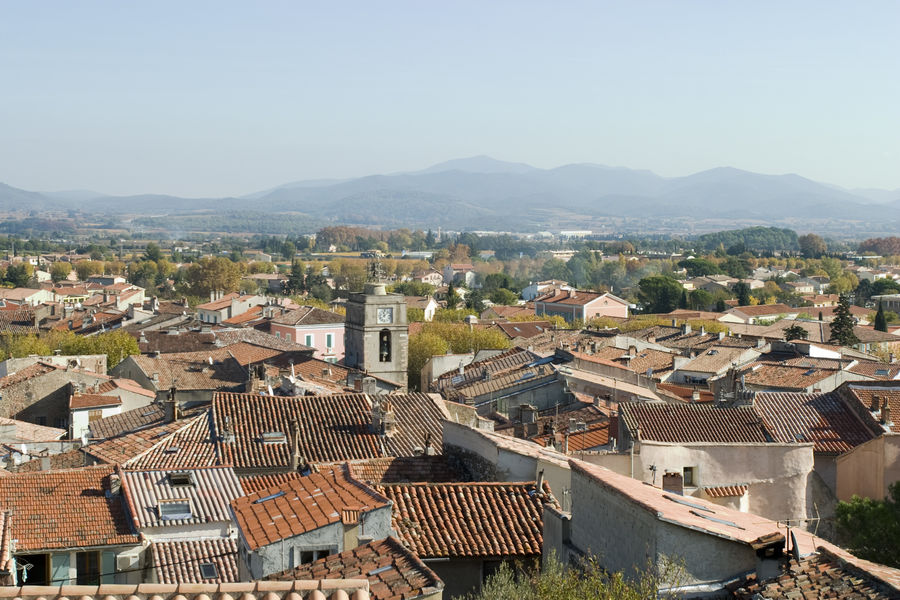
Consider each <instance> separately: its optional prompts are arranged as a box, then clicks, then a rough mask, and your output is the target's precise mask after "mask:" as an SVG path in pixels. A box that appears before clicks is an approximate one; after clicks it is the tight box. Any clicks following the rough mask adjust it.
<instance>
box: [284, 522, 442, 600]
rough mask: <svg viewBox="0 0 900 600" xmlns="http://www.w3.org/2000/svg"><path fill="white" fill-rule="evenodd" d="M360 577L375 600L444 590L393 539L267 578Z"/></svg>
mask: <svg viewBox="0 0 900 600" xmlns="http://www.w3.org/2000/svg"><path fill="white" fill-rule="evenodd" d="M360 576H366V577H368V578H369V595H370V596H371V597H372V598H373V599H374V600H407V599H410V598H418V597H419V596H430V595H431V594H434V593H435V592H437V591H439V590H440V589H442V588H443V587H444V582H443V581H441V580H440V579H439V578H438V576H437V575H435V574H434V571H432V570H431V569H429V568H428V566H427V565H426V564H425V563H424V562H422V560H421V559H420V558H419V557H418V556H416V555H415V554H413V553H412V552H410V551H409V550H408V549H407V548H406V547H405V546H404V545H403V544H402V543H400V541H399V540H398V539H397V538H394V537H388V538H385V539H383V540H378V541H375V542H369V543H368V544H363V545H361V546H357V547H356V548H353V549H352V550H347V551H345V552H341V553H340V554H332V555H331V556H326V557H325V558H320V559H319V560H317V561H315V562H313V563H310V564H306V565H301V566H299V567H297V568H296V569H293V570H288V571H284V572H282V573H276V574H274V575H269V576H268V577H267V579H276V580H281V581H294V580H297V579H301V580H302V579H312V580H322V579H343V578H345V577H360Z"/></svg>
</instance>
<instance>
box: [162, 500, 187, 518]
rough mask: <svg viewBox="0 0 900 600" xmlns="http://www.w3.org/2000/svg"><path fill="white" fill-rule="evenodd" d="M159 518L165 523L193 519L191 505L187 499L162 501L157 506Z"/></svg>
mask: <svg viewBox="0 0 900 600" xmlns="http://www.w3.org/2000/svg"><path fill="white" fill-rule="evenodd" d="M157 510H159V518H160V519H162V520H163V521H180V520H185V519H191V518H193V516H194V515H193V513H192V512H191V503H190V501H189V500H188V499H187V498H181V499H178V500H160V501H159V504H158V505H157Z"/></svg>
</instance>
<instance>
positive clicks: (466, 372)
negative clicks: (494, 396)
mask: <svg viewBox="0 0 900 600" xmlns="http://www.w3.org/2000/svg"><path fill="white" fill-rule="evenodd" d="M539 358H540V357H539V356H538V355H537V354H535V353H534V352H531V351H529V350H525V349H524V348H520V347H518V346H517V347H515V348H510V349H509V350H505V351H503V352H501V353H499V354H495V355H493V356H490V357H488V358H485V359H482V360H478V361H475V362H473V363H470V364H468V365H466V366H465V367H463V374H462V375H460V374H459V372H458V371H456V370H454V371H450V372H449V373H444V374H443V375H441V376H440V377H438V379H437V381H436V382H435V384H434V385H435V386H437V389H442V388H443V387H446V386H449V385H452V386H453V387H455V388H457V389H458V388H461V387H464V386H465V385H467V384H469V383H473V382H476V381H480V380H482V379H483V377H484V373H485V372H488V373H491V374H497V373H502V372H504V371H511V370H514V369H518V368H520V367H521V366H523V365H527V364H529V363H532V362H534V361H536V360H538V359H539Z"/></svg>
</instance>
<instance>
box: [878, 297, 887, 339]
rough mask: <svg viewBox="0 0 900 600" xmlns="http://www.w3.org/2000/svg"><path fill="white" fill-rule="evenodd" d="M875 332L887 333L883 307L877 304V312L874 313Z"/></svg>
mask: <svg viewBox="0 0 900 600" xmlns="http://www.w3.org/2000/svg"><path fill="white" fill-rule="evenodd" d="M875 331H885V332H886V331H887V319H886V318H885V316H884V306H882V305H881V302H879V303H878V312H877V313H875Z"/></svg>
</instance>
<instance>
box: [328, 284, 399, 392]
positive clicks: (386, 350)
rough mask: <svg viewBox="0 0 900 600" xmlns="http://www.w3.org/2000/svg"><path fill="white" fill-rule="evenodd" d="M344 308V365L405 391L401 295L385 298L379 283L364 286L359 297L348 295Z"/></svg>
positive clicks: (385, 295) (385, 294)
mask: <svg viewBox="0 0 900 600" xmlns="http://www.w3.org/2000/svg"><path fill="white" fill-rule="evenodd" d="M346 306H347V316H346V322H345V324H344V364H345V365H347V366H348V367H353V368H356V369H360V370H361V371H365V372H366V373H368V374H370V375H374V376H375V377H379V378H381V379H386V380H388V381H390V382H393V383H396V384H398V385H400V386H401V388H402V389H403V390H406V380H407V372H406V368H407V363H408V360H409V325H408V323H407V322H406V300H405V299H404V298H403V296H402V295H401V294H388V293H387V292H386V291H385V287H384V284H383V283H367V284H366V287H365V291H364V292H363V293H355V294H350V298H349V299H348V300H347V305H346Z"/></svg>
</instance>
